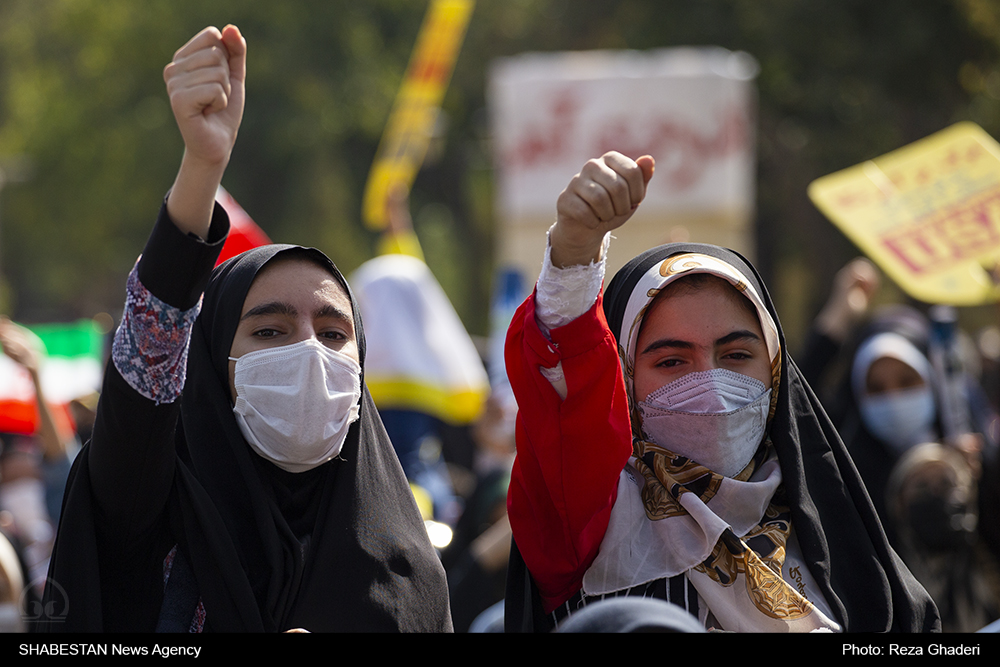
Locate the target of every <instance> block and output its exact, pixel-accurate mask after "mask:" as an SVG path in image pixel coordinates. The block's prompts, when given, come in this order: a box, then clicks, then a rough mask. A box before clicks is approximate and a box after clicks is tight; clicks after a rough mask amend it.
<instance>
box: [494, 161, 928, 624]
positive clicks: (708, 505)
mask: <svg viewBox="0 0 1000 667" xmlns="http://www.w3.org/2000/svg"><path fill="white" fill-rule="evenodd" d="M652 172H653V161H652V159H651V158H650V157H648V156H645V157H642V158H639V159H638V160H635V161H633V160H631V159H629V158H627V157H625V156H623V155H620V154H618V153H608V154H606V155H604V156H603V157H602V158H600V159H598V160H591V161H590V162H588V163H587V165H585V167H584V169H583V170H582V171H581V173H580V174H578V175H577V176H576V177H574V179H573V180H572V181H571V182H570V185H569V187H567V189H566V190H565V191H564V192H563V193H562V195H560V198H559V202H558V205H557V212H558V216H557V221H556V224H555V225H554V226H553V227H552V228H551V229H550V231H549V248H548V250H547V252H546V258H545V263H544V264H543V269H542V274H541V276H540V278H539V282H538V285H537V287H536V292H535V294H534V295H532V297H530V298H529V299H528V300H527V301H526V302H525V304H524V305H523V306H522V307H521V309H520V310H519V312H518V314H517V315H516V316H515V318H514V321H513V323H512V325H511V328H510V331H509V333H508V339H507V351H506V352H507V366H508V375H509V377H510V379H511V384H512V386H513V387H514V391H515V395H516V396H517V399H518V406H519V410H520V412H519V416H518V427H517V449H518V451H517V460H516V462H515V466H514V471H513V476H512V481H511V486H510V492H509V496H508V513H509V516H510V521H511V527H512V530H513V532H514V541H515V543H516V548H515V549H514V553H513V556H512V561H511V568H510V571H509V575H508V597H507V628H508V630H511V631H518V630H529V631H530V630H536V631H538V630H545V629H549V628H551V627H552V626H553V625H554V624H555V623H556V622H558V621H559V620H561V619H562V618H564V617H565V616H566V615H568V614H570V613H572V612H573V611H574V610H575V609H578V608H580V607H581V606H584V605H586V604H589V603H592V602H594V601H596V600H600V599H602V598H604V597H607V596H621V595H641V596H645V597H658V598H664V599H667V600H669V601H670V602H673V603H675V604H678V605H680V606H682V607H684V608H685V609H687V610H688V611H689V612H690V613H691V614H692V615H694V616H695V617H697V618H698V619H699V620H700V621H701V622H702V624H704V625H705V626H706V627H708V628H715V629H722V630H735V631H782V632H787V631H815V630H820V631H823V630H825V631H887V630H896V631H922V630H933V629H938V628H939V624H938V618H937V612H936V609H935V608H934V605H933V603H932V602H931V601H930V599H929V598H928V596H927V594H926V592H925V591H924V590H923V589H922V588H921V587H920V585H919V584H918V583H917V582H916V581H915V580H914V579H913V577H912V575H910V573H909V572H908V571H907V570H906V568H905V567H904V566H903V565H902V564H901V563H900V561H899V559H898V557H896V555H895V554H894V553H893V552H892V550H891V549H890V548H889V546H888V544H887V543H886V541H885V538H884V536H883V534H882V532H881V530H880V528H879V526H878V519H877V518H876V516H875V513H874V510H873V508H872V506H871V503H870V501H869V500H868V499H867V496H866V494H865V491H864V488H863V486H862V484H861V481H860V479H859V478H858V476H857V474H856V473H855V471H854V468H853V466H852V465H851V464H850V460H849V458H848V456H847V453H846V450H845V448H844V445H843V443H842V442H841V441H840V439H839V438H838V437H837V434H836V432H835V431H834V429H833V428H832V426H831V424H830V422H829V420H828V419H827V417H826V415H825V413H824V412H823V410H822V408H821V407H820V405H819V403H818V402H817V401H816V399H815V397H814V395H813V394H812V392H811V391H810V390H809V388H808V386H807V385H806V384H805V382H804V381H803V380H802V378H801V377H800V375H799V373H798V370H797V368H796V367H795V365H794V363H792V362H791V360H790V359H788V358H787V355H785V354H784V342H783V337H782V334H781V330H780V326H779V325H778V320H777V317H776V315H775V313H774V309H773V307H772V305H771V303H770V300H769V297H768V295H767V292H766V291H765V289H764V287H763V284H762V283H761V281H760V278H759V276H758V275H757V273H756V272H755V271H754V269H753V268H752V267H751V266H750V265H749V263H747V262H746V261H745V260H744V259H743V258H742V257H740V256H739V255H737V254H736V253H734V252H732V251H728V250H725V249H722V248H719V247H716V246H708V245H701V244H671V245H667V246H661V247H659V248H654V249H652V250H649V251H647V252H645V253H643V254H642V255H639V256H638V257H636V258H634V259H633V260H632V261H630V262H629V263H628V264H627V265H626V266H625V267H624V268H623V269H622V270H621V271H619V273H618V274H617V275H616V276H615V278H614V279H613V280H612V281H611V283H610V285H609V286H608V290H607V294H606V295H602V293H601V284H602V282H603V272H604V257H605V252H606V249H607V244H608V236H607V235H608V233H609V232H610V231H612V230H614V229H616V228H617V227H619V226H621V225H622V224H624V223H625V222H626V221H627V220H628V218H629V217H630V216H631V215H632V213H633V212H634V210H635V208H636V207H637V206H638V205H639V203H640V202H641V201H642V199H643V197H644V195H645V188H646V185H647V183H648V182H649V181H650V178H651V177H652ZM527 575H530V576H527Z"/></svg>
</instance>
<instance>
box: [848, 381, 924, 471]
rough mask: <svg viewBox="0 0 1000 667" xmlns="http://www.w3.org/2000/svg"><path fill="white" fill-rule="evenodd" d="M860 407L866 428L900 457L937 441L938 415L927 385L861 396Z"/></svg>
mask: <svg viewBox="0 0 1000 667" xmlns="http://www.w3.org/2000/svg"><path fill="white" fill-rule="evenodd" d="M858 407H859V409H860V410H861V420H862V421H863V422H864V424H865V428H867V429H868V431H869V432H870V433H871V434H872V435H874V436H875V437H876V438H878V439H879V440H881V441H882V442H884V443H885V444H886V445H888V446H889V448H890V449H892V451H893V452H895V453H896V454H897V455H902V454H903V453H904V452H906V450H908V449H910V448H911V447H913V446H914V445H919V444H921V443H923V442H933V441H935V440H937V438H936V437H935V436H934V432H933V430H932V428H931V427H932V425H933V424H934V418H935V416H936V415H937V412H936V409H935V407H934V394H933V392H932V391H931V388H930V387H929V386H927V385H924V386H922V387H914V388H913V389H903V390H900V391H888V392H885V393H882V394H875V395H872V396H862V397H861V399H860V401H859V405H858Z"/></svg>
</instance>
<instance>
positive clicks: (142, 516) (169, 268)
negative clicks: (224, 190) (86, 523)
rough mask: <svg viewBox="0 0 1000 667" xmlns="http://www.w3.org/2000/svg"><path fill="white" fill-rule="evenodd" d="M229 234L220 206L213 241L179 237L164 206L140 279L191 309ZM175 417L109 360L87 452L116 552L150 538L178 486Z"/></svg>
mask: <svg viewBox="0 0 1000 667" xmlns="http://www.w3.org/2000/svg"><path fill="white" fill-rule="evenodd" d="M228 231H229V218H228V216H227V215H226V212H225V210H223V209H222V207H221V206H220V205H219V204H218V203H216V205H215V212H214V214H213V216H212V224H211V227H210V231H209V239H208V242H205V241H203V240H201V239H199V238H198V237H197V236H194V235H189V234H184V233H182V232H181V231H180V230H179V229H178V228H177V227H176V225H174V223H173V222H172V221H171V220H170V218H169V216H168V215H167V207H166V203H164V204H163V206H162V207H161V208H160V214H159V217H158V219H157V221H156V225H155V226H154V227H153V231H152V233H151V234H150V236H149V240H148V241H147V243H146V248H145V250H144V251H143V254H142V258H141V259H140V261H139V264H138V266H137V268H136V270H137V272H138V276H139V280H140V282H142V284H143V285H144V286H145V287H146V289H147V290H149V291H150V292H151V293H152V294H153V295H154V296H156V297H157V298H159V299H160V300H161V301H164V302H165V303H167V304H168V305H170V306H173V307H175V308H178V309H180V310H188V309H190V308H192V307H193V306H195V305H196V304H197V303H198V300H199V299H200V298H201V294H202V292H203V291H204V289H205V286H206V285H207V283H208V279H209V277H210V275H211V271H212V267H213V266H214V264H215V261H216V258H217V257H218V255H219V252H220V251H221V250H222V245H223V243H224V241H225V237H226V234H227V233H228ZM178 414H179V402H178V401H174V402H172V403H167V404H162V405H156V404H155V403H154V402H153V401H152V400H150V399H148V398H146V397H144V396H142V395H141V394H139V393H138V392H137V391H136V390H135V389H133V388H132V387H131V386H130V385H129V384H128V383H127V382H126V381H125V379H123V378H122V376H121V374H120V373H119V372H118V370H117V368H116V367H115V365H114V363H113V362H111V361H109V362H108V366H107V369H106V372H105V378H104V387H103V390H102V393H101V399H100V404H99V405H98V410H97V417H96V421H95V424H94V433H93V438H92V441H91V446H90V447H89V448H88V449H89V451H88V452H87V454H88V456H89V464H90V474H91V482H92V493H93V496H94V501H95V509H96V515H97V516H98V517H99V518H100V524H101V526H102V529H101V532H102V533H104V534H105V536H106V537H107V539H109V540H111V541H112V542H113V543H114V546H115V547H116V548H115V549H114V550H115V552H117V553H119V554H127V553H129V552H131V551H132V550H133V548H134V545H135V544H137V543H144V542H146V541H148V538H149V535H150V531H151V530H154V526H155V525H156V524H157V522H158V520H159V519H160V517H161V515H162V514H163V510H164V507H165V504H166V501H167V498H168V495H169V493H170V488H171V483H172V481H173V474H174V466H175V447H174V442H175V440H174V431H175V428H176V425H177V417H178ZM109 546H110V545H109Z"/></svg>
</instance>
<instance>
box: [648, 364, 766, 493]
mask: <svg viewBox="0 0 1000 667" xmlns="http://www.w3.org/2000/svg"><path fill="white" fill-rule="evenodd" d="M770 404H771V390H770V389H768V388H767V387H766V386H765V385H764V383H763V382H761V381H760V380H756V379H754V378H752V377H747V376H746V375H740V374H739V373H734V372H733V371H729V370H726V369H723V368H714V369H712V370H710V371H702V372H699V373H689V374H687V375H685V376H684V377H682V378H680V379H679V380H674V381H673V382H671V383H670V384H666V385H664V386H662V387H660V388H659V389H657V390H656V391H654V392H653V393H651V394H650V395H649V396H647V397H646V400H645V401H642V402H640V403H639V411H640V414H641V415H642V430H643V432H644V433H645V435H646V437H647V438H649V439H650V440H652V441H653V442H654V443H656V444H657V445H660V446H661V447H665V448H667V449H669V450H670V451H672V452H674V453H675V454H680V455H681V456H686V457H687V458H689V459H691V460H693V461H696V462H698V463H700V464H701V465H703V466H705V467H707V468H708V469H709V470H712V471H714V472H717V473H719V474H720V475H723V476H725V477H732V476H733V475H736V474H738V473H739V472H740V471H741V470H743V468H745V467H746V466H747V464H748V463H750V460H751V459H752V458H753V455H754V453H755V452H756V451H757V448H758V447H759V446H760V443H761V442H762V441H763V440H764V431H765V429H766V427H767V413H768V410H769V408H770Z"/></svg>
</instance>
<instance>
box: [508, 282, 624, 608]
mask: <svg viewBox="0 0 1000 667" xmlns="http://www.w3.org/2000/svg"><path fill="white" fill-rule="evenodd" d="M602 301H603V297H602V296H598V298H597V303H595V304H594V307H593V308H591V309H590V310H589V311H588V312H587V313H585V314H584V315H582V316H580V317H578V318H577V319H575V320H573V321H572V322H570V323H569V324H567V325H566V326H564V327H560V328H558V329H554V330H552V331H551V336H552V342H551V343H550V342H549V341H548V339H546V337H545V335H544V334H543V333H542V332H541V330H539V328H538V325H537V324H536V322H535V296H534V295H532V296H530V297H528V299H527V300H526V301H525V302H524V303H523V304H522V305H521V307H520V308H518V310H517V312H516V313H515V315H514V319H513V320H512V321H511V325H510V329H509V330H508V332H507V343H506V349H505V358H506V363H507V374H508V376H509V378H510V383H511V386H512V387H513V389H514V395H515V396H516V398H517V404H518V415H517V430H516V436H517V459H516V460H515V461H514V469H513V472H512V476H511V482H510V488H509V490H508V493H507V513H508V515H509V517H510V524H511V529H512V530H513V533H514V540H515V541H516V542H517V546H518V549H519V550H520V552H521V555H522V556H523V557H524V562H525V563H526V564H527V566H528V570H529V571H530V572H531V576H532V579H533V580H534V581H535V584H536V585H537V586H538V588H539V590H540V592H541V594H542V600H543V602H544V606H545V610H546V611H551V610H552V609H554V608H556V607H557V606H559V605H560V604H562V603H563V602H565V601H566V600H568V599H569V598H570V597H572V596H573V595H574V594H575V593H576V592H577V591H578V590H579V589H580V586H581V582H582V580H583V573H584V572H585V571H586V570H587V568H588V567H590V564H591V563H592V562H593V561H594V558H596V557H597V551H598V548H599V547H600V545H601V541H602V540H603V539H604V533H605V531H606V530H607V527H608V521H609V519H610V516H611V507H612V505H614V501H615V495H616V493H617V489H618V476H619V474H620V473H621V471H622V468H624V467H625V464H626V462H627V461H628V458H629V456H630V455H631V454H632V431H631V426H630V425H629V414H628V400H627V398H626V394H625V383H624V381H623V379H622V375H621V369H620V366H619V364H618V354H617V346H616V343H615V338H614V336H613V335H612V334H611V331H610V330H609V328H608V324H607V321H606V320H605V318H604V309H603V307H602ZM560 361H561V362H562V368H563V373H564V375H565V377H566V385H567V396H566V399H565V400H562V399H560V397H559V395H558V394H557V393H556V390H555V389H554V388H553V387H552V385H551V384H550V383H549V381H548V380H546V379H545V377H544V376H543V375H542V374H541V373H540V372H539V370H538V369H539V367H540V366H541V367H545V368H551V367H553V366H555V365H556V364H557V363H558V362H560Z"/></svg>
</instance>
